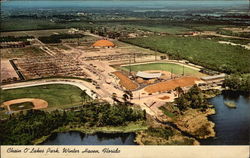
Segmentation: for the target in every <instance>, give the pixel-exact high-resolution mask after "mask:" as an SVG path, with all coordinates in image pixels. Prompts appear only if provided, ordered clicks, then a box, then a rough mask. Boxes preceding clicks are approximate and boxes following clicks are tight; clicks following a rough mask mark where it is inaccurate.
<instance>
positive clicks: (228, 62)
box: [122, 36, 250, 73]
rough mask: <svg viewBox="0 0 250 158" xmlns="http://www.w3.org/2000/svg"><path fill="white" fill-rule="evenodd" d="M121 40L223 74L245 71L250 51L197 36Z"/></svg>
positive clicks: (248, 70)
mask: <svg viewBox="0 0 250 158" xmlns="http://www.w3.org/2000/svg"><path fill="white" fill-rule="evenodd" d="M122 41H124V42H127V43H130V44H134V45H137V46H140V47H144V48H148V49H152V50H155V51H159V52H161V53H166V54H168V55H169V56H170V58H171V59H185V60H188V61H190V62H192V63H194V64H197V65H201V66H203V67H205V68H208V69H212V70H216V71H220V72H226V73H236V72H240V73H249V72H250V69H249V67H250V62H249V60H248V59H249V58H250V53H249V50H247V49H244V48H242V47H241V46H232V45H228V44H221V43H218V41H216V40H209V39H205V38H201V37H177V36H150V37H146V38H143V37H140V38H133V39H122Z"/></svg>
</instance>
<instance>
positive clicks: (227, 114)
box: [43, 91, 250, 145]
mask: <svg viewBox="0 0 250 158" xmlns="http://www.w3.org/2000/svg"><path fill="white" fill-rule="evenodd" d="M224 101H234V102H235V103H236V104H237V108H236V109H231V108H228V107H227V106H226V105H224ZM210 103H211V104H213V105H214V106H215V109H216V114H215V115H212V116H210V117H209V119H210V120H211V121H213V122H214V123H215V124H216V125H215V131H216V137H215V138H209V139H205V140H199V141H200V142H201V144H202V145H248V144H249V133H250V128H249V126H250V114H249V113H250V99H249V97H247V96H244V95H240V94H238V93H234V92H229V91H224V92H223V93H222V94H221V95H218V96H216V97H214V98H212V99H210ZM134 139H135V133H116V134H105V133H96V134H93V135H89V134H83V133H80V132H66V133H54V134H53V135H52V136H51V137H49V139H47V140H46V141H45V142H44V143H43V145H136V143H135V142H134Z"/></svg>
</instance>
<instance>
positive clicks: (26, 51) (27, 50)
mask: <svg viewBox="0 0 250 158" xmlns="http://www.w3.org/2000/svg"><path fill="white" fill-rule="evenodd" d="M43 55H47V54H46V53H45V52H44V51H43V50H41V49H40V48H38V47H35V46H28V47H24V48H8V49H2V50H1V58H7V59H10V58H23V57H35V56H43Z"/></svg>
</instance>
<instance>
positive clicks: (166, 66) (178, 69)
mask: <svg viewBox="0 0 250 158" xmlns="http://www.w3.org/2000/svg"><path fill="white" fill-rule="evenodd" d="M130 67H131V70H132V71H147V70H163V71H169V72H171V71H172V72H173V73H174V74H177V75H182V73H183V66H181V65H179V64H174V63H149V64H140V65H131V66H124V67H122V69H123V70H126V71H129V69H130ZM184 75H189V76H197V77H201V76H205V75H204V74H202V73H200V72H199V71H198V70H195V69H192V68H189V67H185V66H184Z"/></svg>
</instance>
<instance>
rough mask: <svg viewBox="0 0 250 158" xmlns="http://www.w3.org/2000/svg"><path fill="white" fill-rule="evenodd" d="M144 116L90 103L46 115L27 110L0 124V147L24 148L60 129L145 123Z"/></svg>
mask: <svg viewBox="0 0 250 158" xmlns="http://www.w3.org/2000/svg"><path fill="white" fill-rule="evenodd" d="M145 115H146V113H145V112H144V111H142V110H140V109H136V108H132V107H129V106H125V105H124V104H123V105H117V104H115V105H113V106H112V105H110V104H108V103H90V104H87V105H84V106H82V107H80V108H79V109H77V110H75V109H74V110H68V111H66V110H64V111H59V110H56V111H53V112H45V111H41V110H28V111H26V112H20V113H16V114H12V115H10V117H9V118H8V119H6V120H1V121H0V129H1V132H0V144H1V145H26V144H32V141H33V140H35V139H38V138H40V137H42V136H46V135H49V134H51V132H52V131H53V130H56V129H58V128H59V127H63V126H70V128H75V127H84V128H91V127H104V126H124V125H127V124H128V123H130V122H134V121H139V120H145V119H146V116H145Z"/></svg>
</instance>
